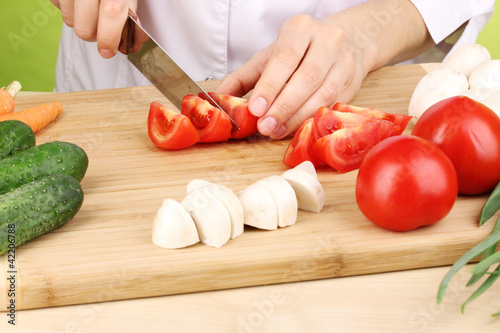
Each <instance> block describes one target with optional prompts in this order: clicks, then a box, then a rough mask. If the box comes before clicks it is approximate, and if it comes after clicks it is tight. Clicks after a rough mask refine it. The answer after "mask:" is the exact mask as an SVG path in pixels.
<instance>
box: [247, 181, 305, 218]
mask: <svg viewBox="0 0 500 333" xmlns="http://www.w3.org/2000/svg"><path fill="white" fill-rule="evenodd" d="M257 183H260V184H262V185H264V186H265V187H266V188H267V190H268V191H269V192H270V193H271V195H272V196H273V199H274V203H275V204H276V208H277V210H278V227H287V226H289V225H293V224H295V221H297V210H298V203H297V197H296V196H295V191H294V190H293V187H292V186H291V185H290V183H289V182H287V181H286V180H285V179H284V178H283V177H280V176H277V175H273V176H269V177H266V178H264V179H261V180H259V181H258V182H257Z"/></svg>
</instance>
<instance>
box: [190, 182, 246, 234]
mask: <svg viewBox="0 0 500 333" xmlns="http://www.w3.org/2000/svg"><path fill="white" fill-rule="evenodd" d="M187 189H188V192H192V191H194V190H199V191H202V192H203V193H204V194H205V195H209V196H210V195H211V196H214V197H216V198H217V199H218V200H219V201H220V202H221V203H222V204H223V205H224V207H226V209H227V211H228V213H229V216H230V217H231V239H234V238H236V237H238V236H239V235H241V234H242V233H243V230H244V222H245V219H244V213H243V207H242V206H241V202H240V200H239V199H238V197H237V196H236V194H234V192H233V191H232V190H231V189H230V188H228V187H226V186H224V185H222V184H217V183H211V182H208V181H206V180H200V179H195V180H192V181H191V182H189V184H188V186H187ZM205 192H206V193H205Z"/></svg>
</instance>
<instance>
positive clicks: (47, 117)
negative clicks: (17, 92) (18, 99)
mask: <svg viewBox="0 0 500 333" xmlns="http://www.w3.org/2000/svg"><path fill="white" fill-rule="evenodd" d="M62 111H63V109H62V105H61V103H59V102H51V103H44V104H40V105H37V106H34V107H31V108H27V109H24V110H21V111H18V112H12V113H8V114H5V115H2V116H0V121H4V120H10V119H16V120H20V121H22V122H24V123H25V124H27V125H28V126H29V127H31V129H32V130H33V132H34V133H36V132H38V131H40V130H41V129H42V128H44V127H45V126H47V125H48V124H49V123H50V122H51V121H53V120H54V119H55V118H56V117H57V116H58V115H60V114H61V113H62Z"/></svg>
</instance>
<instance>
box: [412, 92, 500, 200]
mask: <svg viewBox="0 0 500 333" xmlns="http://www.w3.org/2000/svg"><path fill="white" fill-rule="evenodd" d="M412 134H413V135H416V136H420V137H422V138H425V139H428V140H430V141H432V142H434V143H435V144H436V145H437V146H438V147H439V148H441V149H442V150H443V151H444V152H445V154H446V155H448V157H449V158H450V160H451V161H452V163H453V165H454V166H455V169H456V171H457V175H458V191H459V193H461V194H467V195H476V194H482V193H486V192H489V191H491V190H492V189H493V188H494V187H495V186H496V184H497V183H498V182H499V181H500V118H499V117H498V116H497V115H496V114H495V112H493V111H492V110H491V109H489V108H488V107H486V106H484V105H483V104H481V103H478V102H476V101H475V100H473V99H470V98H468V97H465V96H455V97H451V98H447V99H445V100H443V101H441V102H438V103H436V104H434V105H433V106H431V107H430V108H429V109H428V110H426V111H425V112H424V113H423V114H422V116H421V117H420V119H419V120H418V121H417V123H416V124H415V127H414V128H413V131H412Z"/></svg>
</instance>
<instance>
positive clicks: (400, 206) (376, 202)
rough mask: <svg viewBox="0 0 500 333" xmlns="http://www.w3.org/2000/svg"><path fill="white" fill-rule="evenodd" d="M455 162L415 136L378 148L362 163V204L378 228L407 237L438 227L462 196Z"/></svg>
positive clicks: (359, 194)
mask: <svg viewBox="0 0 500 333" xmlns="http://www.w3.org/2000/svg"><path fill="white" fill-rule="evenodd" d="M457 191H458V185H457V174H456V172H455V168H454V167H453V164H452V163H451V161H450V159H449V158H448V157H447V156H446V155H445V154H444V153H443V152H442V151H441V150H440V149H439V148H438V147H437V146H436V145H434V144H433V143H431V142H429V141H427V140H425V139H422V138H419V137H416V136H412V135H403V136H394V137H390V138H388V139H385V140H383V141H382V142H380V143H378V144H377V145H376V146H375V147H374V148H373V149H372V150H370V151H369V152H368V154H367V155H366V157H365V159H364V160H363V162H362V163H361V167H360V168H359V173H358V177H357V181H356V202H357V203H358V206H359V208H360V210H361V212H362V213H363V214H364V215H365V216H366V217H367V218H368V219H369V220H370V221H372V222H373V223H375V224H376V225H378V226H380V227H382V228H386V229H389V230H394V231H407V230H412V229H415V228H418V227H420V226H424V225H429V224H434V223H436V222H438V221H440V220H441V219H443V218H444V217H445V216H446V215H448V213H449V212H450V210H451V209H452V207H453V205H454V203H455V200H456V198H457V194H458V192H457Z"/></svg>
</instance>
